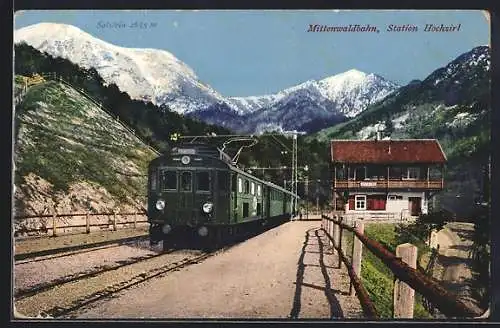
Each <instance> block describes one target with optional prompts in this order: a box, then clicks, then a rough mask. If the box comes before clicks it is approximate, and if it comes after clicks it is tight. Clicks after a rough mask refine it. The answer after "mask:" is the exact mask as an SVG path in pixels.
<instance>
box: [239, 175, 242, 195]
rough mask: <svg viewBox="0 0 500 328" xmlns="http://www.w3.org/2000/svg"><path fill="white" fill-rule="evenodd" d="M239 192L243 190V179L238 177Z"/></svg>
mask: <svg viewBox="0 0 500 328" xmlns="http://www.w3.org/2000/svg"><path fill="white" fill-rule="evenodd" d="M238 192H239V193H242V192H243V181H242V180H241V178H238Z"/></svg>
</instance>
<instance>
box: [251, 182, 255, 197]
mask: <svg viewBox="0 0 500 328" xmlns="http://www.w3.org/2000/svg"><path fill="white" fill-rule="evenodd" d="M251 192H252V195H255V183H253V182H252V188H251Z"/></svg>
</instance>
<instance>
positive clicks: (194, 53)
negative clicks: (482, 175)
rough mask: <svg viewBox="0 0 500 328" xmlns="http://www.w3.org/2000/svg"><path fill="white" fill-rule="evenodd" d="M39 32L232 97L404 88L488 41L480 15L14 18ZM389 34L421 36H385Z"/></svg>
mask: <svg viewBox="0 0 500 328" xmlns="http://www.w3.org/2000/svg"><path fill="white" fill-rule="evenodd" d="M39 22H54V23H65V24H71V25H74V26H76V27H78V28H80V29H82V30H84V31H86V32H87V33H90V34H92V35H93V36H96V37H98V38H100V39H102V40H105V41H107V42H110V43H112V44H115V45H119V46H123V47H135V48H157V49H164V50H167V51H169V52H171V53H172V54H173V55H174V56H176V57H177V58H179V59H180V60H181V61H183V62H185V63H186V64H187V65H188V66H190V67H191V68H192V69H193V70H194V71H195V72H196V74H197V75H198V77H199V78H200V79H201V80H202V81H203V82H205V83H207V84H209V85H211V86H212V87H213V88H215V89H216V90H217V91H219V92H220V93H222V94H223V95H225V96H251V95H261V94H269V93H274V92H278V91H280V90H282V89H284V88H287V87H290V86H293V85H296V84H298V83H301V82H304V81H306V80H310V79H322V78H325V77H328V76H331V75H335V74H338V73H341V72H344V71H346V70H349V69H352V68H355V69H358V70H361V71H364V72H367V73H372V72H373V73H376V74H379V75H381V76H383V77H385V78H386V79H389V80H392V81H394V82H396V83H399V84H406V83H408V82H410V81H411V80H413V79H423V78H425V77H426V76H427V75H429V74H430V73H431V72H432V71H434V70H435V69H437V68H439V67H441V66H444V65H446V64H447V63H448V62H449V61H451V60H452V59H454V58H456V57H457V56H458V55H460V54H462V53H464V52H466V51H469V50H471V49H472V48H473V47H476V46H479V45H485V44H489V40H490V27H489V23H488V20H487V18H486V15H485V13H484V12H482V11H472V10H470V11H465V10H461V11H459V10H446V11H436V10H434V11H422V10H418V11H417V10H413V11H409V10H408V11H401V10H397V11H383V10H378V11H375V10H353V11H346V10H340V11H334V10H303V11H296V10H293V11H292V10H290V11H283V10H269V11H261V10H253V11H239V10H238V11H237V10H219V11H215V10H200V11H190V10H183V11H180V10H140V11H137V10H135V11H132V10H129V11H118V10H113V11H110V10H75V11H68V10H57V11H55V10H43V11H42V10H38V11H23V12H18V13H16V15H15V21H14V24H15V26H14V28H15V29H17V28H21V27H24V26H28V25H31V24H35V23H39ZM134 22H144V23H148V24H149V23H155V24H156V27H150V28H137V27H132V24H133V23H134ZM106 23H109V24H113V23H120V24H121V25H122V26H123V25H125V26H126V27H120V28H113V27H109V25H108V26H105V24H106ZM309 24H325V25H330V26H342V25H346V24H347V25H348V24H360V25H365V24H370V25H371V26H376V27H377V28H378V29H379V31H380V33H361V32H357V33H356V32H323V33H321V32H316V33H314V32H307V30H308V28H309ZM389 24H412V25H415V26H417V27H418V29H419V31H418V32H387V31H386V30H387V27H388V25H389ZM425 24H436V25H440V24H444V25H450V24H455V25H456V24H461V26H460V31H458V32H440V33H439V32H424V31H423V29H424V27H425Z"/></svg>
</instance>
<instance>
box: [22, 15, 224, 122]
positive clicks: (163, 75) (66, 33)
mask: <svg viewBox="0 0 500 328" xmlns="http://www.w3.org/2000/svg"><path fill="white" fill-rule="evenodd" d="M14 42H15V43H19V42H26V43H27V44H28V45H31V46H32V47H34V48H36V49H38V50H40V51H42V52H46V53H48V54H50V55H51V56H53V57H62V58H65V59H68V60H70V61H71V62H73V63H75V64H78V65H80V66H82V67H84V68H87V69H88V68H91V67H93V68H95V69H96V70H97V71H98V72H99V74H100V75H101V77H102V78H103V79H104V80H105V81H106V82H107V83H109V84H111V83H114V84H116V85H117V86H118V88H119V89H120V90H121V91H125V92H127V93H128V94H129V95H130V97H131V98H133V99H141V100H145V101H151V102H152V103H154V104H157V105H159V104H163V103H165V104H167V105H168V106H169V107H170V108H171V109H173V110H175V111H177V112H179V113H184V112H190V111H195V110H198V109H201V108H205V107H208V106H209V105H211V104H213V103H215V102H219V101H224V100H225V98H224V97H223V96H222V95H220V94H219V93H218V92H216V91H215V90H213V89H212V88H211V87H210V86H208V85H207V84H205V83H203V82H202V81H200V80H199V79H198V77H197V76H196V74H195V73H194V71H193V70H192V69H191V68H190V67H189V66H187V65H186V64H184V63H183V62H182V61H180V60H179V59H177V58H176V57H175V56H174V55H172V54H171V53H169V52H168V51H165V50H158V49H135V48H124V47H119V46H115V45H112V44H110V43H107V42H105V41H103V40H100V39H98V38H95V37H93V36H92V35H90V34H88V33H86V32H84V31H82V30H80V29H79V28H77V27H74V26H72V25H66V24H56V23H39V24H35V25H30V26H27V27H24V28H21V29H18V30H16V31H15V33H14Z"/></svg>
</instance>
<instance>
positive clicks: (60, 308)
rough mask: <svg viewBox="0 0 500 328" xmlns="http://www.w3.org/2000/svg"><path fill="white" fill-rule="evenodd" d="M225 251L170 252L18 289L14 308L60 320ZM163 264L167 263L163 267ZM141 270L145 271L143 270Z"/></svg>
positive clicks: (33, 314) (31, 314)
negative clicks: (121, 277)
mask: <svg viewBox="0 0 500 328" xmlns="http://www.w3.org/2000/svg"><path fill="white" fill-rule="evenodd" d="M225 248H226V247H225ZM225 248H223V249H219V250H216V251H214V252H209V253H207V252H204V253H202V254H188V256H186V252H185V250H170V251H166V252H163V253H159V254H154V255H147V256H144V257H141V258H133V259H130V260H129V261H127V262H124V263H120V264H117V265H114V266H112V267H104V268H98V269H96V270H93V271H91V272H85V273H78V274H74V275H70V276H66V277H63V278H60V279H56V280H54V281H50V282H48V283H44V284H40V285H38V286H34V287H30V288H26V289H23V290H18V291H17V292H16V294H15V297H14V298H15V304H16V309H17V311H18V312H21V313H23V312H24V313H25V314H26V315H30V316H37V315H41V316H42V317H52V318H56V317H61V316H64V315H67V314H69V313H71V312H74V311H76V310H78V309H79V308H82V307H84V306H87V305H90V304H92V303H94V302H96V301H98V300H101V299H103V298H106V297H109V296H112V295H113V294H116V293H118V292H120V291H122V290H125V289H127V288H130V287H133V286H135V285H138V284H140V283H142V282H145V281H147V280H150V279H153V278H155V277H159V276H162V275H165V274H167V273H168V272H171V271H176V270H179V269H181V268H184V267H186V266H188V265H191V264H195V263H199V262H201V261H203V260H205V259H206V258H208V257H211V256H213V255H215V254H217V253H219V252H220V251H223V250H224V249H225ZM164 262H169V263H166V264H164ZM138 266H141V267H138ZM144 267H146V268H147V269H146V270H144ZM110 276H117V277H120V276H123V277H124V278H123V279H120V278H118V279H113V282H112V283H109V284H108V283H106V281H108V280H109V277H110ZM96 282H97V283H96ZM99 282H101V285H100V286H98V285H99ZM102 282H104V283H102ZM75 288H76V289H78V288H80V289H83V290H85V291H83V292H82V291H79V292H76V293H75V295H73V293H72V291H74V290H75Z"/></svg>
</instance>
